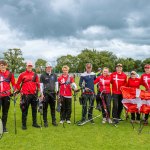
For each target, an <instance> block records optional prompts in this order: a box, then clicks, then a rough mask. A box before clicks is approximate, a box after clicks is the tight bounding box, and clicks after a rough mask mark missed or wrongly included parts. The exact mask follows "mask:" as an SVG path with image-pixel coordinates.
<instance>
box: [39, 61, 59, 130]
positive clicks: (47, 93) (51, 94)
mask: <svg viewBox="0 0 150 150" xmlns="http://www.w3.org/2000/svg"><path fill="white" fill-rule="evenodd" d="M40 87H41V88H40V89H41V93H42V95H41V97H42V100H43V120H44V126H45V127H48V121H47V109H48V105H50V110H51V118H52V125H53V126H57V123H56V117H55V105H56V94H57V92H58V81H57V75H56V74H54V73H52V65H51V63H49V62H47V63H46V69H45V73H43V74H42V75H41V77H40Z"/></svg>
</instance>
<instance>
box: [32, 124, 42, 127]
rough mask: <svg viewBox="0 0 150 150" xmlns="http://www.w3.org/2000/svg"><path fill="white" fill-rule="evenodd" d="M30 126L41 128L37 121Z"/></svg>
mask: <svg viewBox="0 0 150 150" xmlns="http://www.w3.org/2000/svg"><path fill="white" fill-rule="evenodd" d="M32 127H35V128H41V126H39V125H38V124H37V123H34V124H32Z"/></svg>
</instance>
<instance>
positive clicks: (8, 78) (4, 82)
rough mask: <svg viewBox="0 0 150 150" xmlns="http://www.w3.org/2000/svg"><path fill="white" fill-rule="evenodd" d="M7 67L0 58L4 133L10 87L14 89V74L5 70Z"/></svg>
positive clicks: (0, 101) (4, 130) (5, 130)
mask: <svg viewBox="0 0 150 150" xmlns="http://www.w3.org/2000/svg"><path fill="white" fill-rule="evenodd" d="M7 67H8V64H7V63H6V61H4V60H0V108H1V107H2V123H3V132H5V133H7V132H8V130H7V128H6V123H7V117H8V111H9V107H10V95H11V89H12V90H13V91H14V90H15V78H14V74H13V73H11V72H10V71H9V70H7ZM0 111H1V109H0Z"/></svg>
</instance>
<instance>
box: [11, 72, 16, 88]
mask: <svg viewBox="0 0 150 150" xmlns="http://www.w3.org/2000/svg"><path fill="white" fill-rule="evenodd" d="M11 85H12V87H13V89H14V90H15V89H16V84H15V77H14V74H13V73H12V75H11Z"/></svg>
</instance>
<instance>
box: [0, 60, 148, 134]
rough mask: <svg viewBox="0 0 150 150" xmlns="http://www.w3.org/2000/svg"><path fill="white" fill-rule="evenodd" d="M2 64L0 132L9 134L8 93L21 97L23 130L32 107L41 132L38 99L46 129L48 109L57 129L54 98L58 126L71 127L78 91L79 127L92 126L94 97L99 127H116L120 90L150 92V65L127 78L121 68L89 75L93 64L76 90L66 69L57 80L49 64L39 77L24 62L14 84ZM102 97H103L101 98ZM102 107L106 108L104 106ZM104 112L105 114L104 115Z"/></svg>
mask: <svg viewBox="0 0 150 150" xmlns="http://www.w3.org/2000/svg"><path fill="white" fill-rule="evenodd" d="M7 66H8V65H7V63H6V61H5V60H0V108H1V107H2V122H3V131H4V132H8V130H7V128H6V123H7V116H8V110H9V106H10V97H11V93H12V92H13V93H15V94H16V93H20V95H21V98H20V108H21V112H22V129H23V130H26V129H27V115H28V108H29V105H30V104H31V109H32V121H33V123H32V126H33V127H36V128H40V125H38V124H37V103H38V102H37V99H38V97H39V99H40V101H41V102H42V104H43V108H42V109H43V121H44V127H48V119H47V110H48V106H49V105H50V113H51V118H52V125H53V126H57V125H58V124H57V122H56V114H55V112H56V97H57V96H58V97H59V99H60V104H61V105H60V107H61V109H60V124H63V123H64V122H67V123H68V124H70V123H71V112H72V90H74V91H75V92H77V91H79V89H81V98H80V100H81V102H80V104H81V105H82V117H81V121H80V123H83V122H85V121H86V120H87V119H88V120H89V121H90V122H91V123H92V124H94V120H93V108H94V100H95V95H96V102H97V107H98V108H99V109H101V110H102V116H103V119H102V123H106V122H108V123H114V124H117V123H119V121H121V120H122V118H121V113H122V110H123V104H122V99H123V96H122V91H121V87H122V86H127V87H133V88H139V87H140V85H143V86H144V87H145V90H146V91H149V90H150V65H149V64H147V65H145V66H144V70H145V73H144V74H143V75H142V76H141V78H139V77H138V76H137V73H136V72H135V71H131V75H130V77H129V78H128V77H127V75H126V74H125V73H124V72H123V66H122V64H117V65H116V67H115V72H112V73H110V72H109V68H107V67H104V68H103V69H102V70H101V69H99V72H98V73H97V74H95V73H94V72H92V64H91V63H87V64H86V65H85V70H86V71H85V72H84V73H82V74H81V76H80V80H79V87H77V85H76V83H75V80H74V77H72V76H71V75H69V67H68V66H67V65H65V66H63V67H62V74H61V75H60V76H59V77H57V75H56V74H55V73H53V72H52V65H51V63H49V62H47V63H46V66H45V72H44V73H42V74H41V75H40V77H39V76H38V75H37V74H36V73H35V72H33V64H32V62H27V64H26V71H25V72H22V73H21V74H20V75H19V77H18V80H17V82H15V78H14V74H13V73H11V72H10V71H9V70H7ZM94 84H97V89H98V90H97V94H95V90H94ZM102 95H103V97H102ZM111 100H113V107H112V119H111V117H110V116H111ZM104 104H105V105H104ZM106 110H107V111H106ZM135 115H136V116H135ZM148 115H149V114H145V118H144V120H145V124H148ZM131 121H133V122H136V121H137V122H138V121H140V113H136V114H135V113H131Z"/></svg>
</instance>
